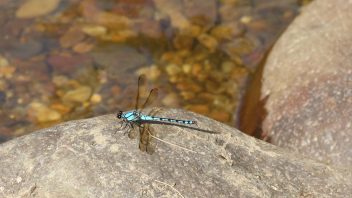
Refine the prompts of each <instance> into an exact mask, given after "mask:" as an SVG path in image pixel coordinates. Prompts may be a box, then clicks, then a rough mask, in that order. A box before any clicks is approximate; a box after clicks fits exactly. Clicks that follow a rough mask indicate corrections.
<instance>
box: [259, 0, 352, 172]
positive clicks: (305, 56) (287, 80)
mask: <svg viewBox="0 0 352 198" xmlns="http://www.w3.org/2000/svg"><path fill="white" fill-rule="evenodd" d="M351 46H352V1H344V0H337V1H330V0H317V1H314V2H312V3H311V4H310V5H309V6H307V7H306V8H305V9H304V10H303V12H302V14H301V15H300V16H299V17H297V18H296V19H295V21H294V22H293V23H292V24H291V25H290V27H289V28H288V29H287V30H286V32H285V33H284V34H283V36H282V37H281V38H280V39H279V41H278V42H277V43H276V45H275V47H274V48H273V50H272V53H271V54H270V56H269V58H268V61H267V64H266V65H265V69H264V74H263V91H262V97H263V98H264V97H265V96H267V95H269V98H268V100H267V103H266V109H267V112H268V115H267V117H266V119H265V122H264V124H263V129H264V131H265V132H267V133H268V134H269V137H270V138H271V142H272V143H273V144H275V145H278V146H281V147H285V148H289V149H291V150H295V151H297V152H299V153H302V154H305V155H306V156H309V157H312V158H315V159H318V160H319V161H321V162H324V163H331V164H335V165H341V166H349V167H351V165H352V149H351V148H352V121H351V118H352V57H351V54H352V48H351Z"/></svg>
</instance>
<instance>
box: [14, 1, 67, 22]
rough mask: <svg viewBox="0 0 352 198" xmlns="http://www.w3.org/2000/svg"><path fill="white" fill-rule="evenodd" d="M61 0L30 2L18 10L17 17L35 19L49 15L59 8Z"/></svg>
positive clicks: (26, 2)
mask: <svg viewBox="0 0 352 198" xmlns="http://www.w3.org/2000/svg"><path fill="white" fill-rule="evenodd" d="M59 3H60V0H45V1H42V0H28V1H24V3H23V4H22V5H21V6H20V7H19V8H18V10H17V11H16V17H18V18H34V17H38V16H43V15H47V14H49V13H50V12H52V11H54V10H55V9H56V8H57V7H58V6H59Z"/></svg>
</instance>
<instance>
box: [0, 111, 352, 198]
mask: <svg viewBox="0 0 352 198" xmlns="http://www.w3.org/2000/svg"><path fill="white" fill-rule="evenodd" d="M164 112H165V113H163V114H162V115H163V116H165V117H175V115H177V116H176V117H177V118H184V119H192V120H196V121H197V122H198V125H199V127H200V128H202V129H205V130H211V131H214V132H218V134H210V133H204V132H201V131H197V130H192V129H189V128H181V127H176V126H169V125H153V126H152V128H153V130H154V131H155V135H156V136H157V137H158V138H160V139H162V140H163V141H167V142H168V143H164V142H162V141H159V140H155V139H154V140H153V141H155V144H156V148H155V152H154V153H153V154H152V155H150V154H147V153H145V152H141V151H140V150H139V149H138V139H130V138H128V136H127V135H126V134H124V133H125V132H126V131H122V130H120V129H121V128H120V123H119V121H118V120H117V118H115V116H114V115H106V116H100V117H96V118H91V119H86V120H77V121H70V122H67V123H63V124H60V125H57V126H55V127H52V128H48V129H43V130H40V131H37V132H34V133H31V134H29V135H26V136H22V137H19V138H16V139H13V140H11V141H8V142H6V143H3V144H1V145H0V167H1V169H0V197H180V198H181V197H348V196H350V195H351V194H352V173H351V171H350V170H347V169H346V170H345V169H338V168H334V167H331V166H328V165H325V164H322V163H319V162H316V161H313V160H310V159H307V158H304V157H302V156H299V155H298V154H295V153H291V152H289V151H287V150H283V149H281V148H279V147H276V146H273V145H270V144H267V143H265V142H262V141H259V140H257V139H254V138H252V137H249V136H247V135H245V134H243V133H241V132H239V131H238V130H236V129H234V128H231V127H229V126H227V125H224V124H221V123H219V122H216V121H214V120H210V119H208V118H205V117H203V116H200V115H197V114H194V113H189V112H184V111H179V110H167V111H166V110H165V111H164ZM176 145H177V146H176ZM181 147H182V148H181Z"/></svg>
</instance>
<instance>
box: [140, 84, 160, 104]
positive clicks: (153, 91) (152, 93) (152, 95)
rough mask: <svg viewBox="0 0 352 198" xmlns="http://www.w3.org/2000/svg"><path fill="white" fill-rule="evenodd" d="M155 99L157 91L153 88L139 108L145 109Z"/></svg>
mask: <svg viewBox="0 0 352 198" xmlns="http://www.w3.org/2000/svg"><path fill="white" fill-rule="evenodd" d="M157 97H158V89H157V88H154V89H152V90H151V91H150V92H149V95H148V98H147V99H146V100H145V102H144V104H143V106H142V107H141V108H142V109H144V108H145V107H147V106H149V105H150V104H152V103H153V102H154V101H155V99H156V98H157Z"/></svg>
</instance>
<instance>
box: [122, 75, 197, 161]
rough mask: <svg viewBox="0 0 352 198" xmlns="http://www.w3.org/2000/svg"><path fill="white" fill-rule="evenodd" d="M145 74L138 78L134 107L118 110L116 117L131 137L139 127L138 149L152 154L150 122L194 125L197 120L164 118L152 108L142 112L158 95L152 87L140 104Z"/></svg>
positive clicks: (156, 90)
mask: <svg viewBox="0 0 352 198" xmlns="http://www.w3.org/2000/svg"><path fill="white" fill-rule="evenodd" d="M145 79H146V77H145V75H140V76H139V78H138V87H137V97H136V102H135V109H133V110H130V111H119V112H118V113H117V114H116V117H117V118H118V119H120V120H122V124H123V125H124V127H123V128H125V127H128V128H129V130H128V136H129V137H130V138H131V139H133V138H135V137H134V136H135V135H134V134H133V131H134V129H135V128H136V127H137V128H138V129H139V137H140V139H139V149H140V150H141V151H143V152H147V153H149V154H152V153H153V152H154V147H155V145H154V144H153V143H152V141H151V140H152V136H153V135H154V131H153V130H151V129H150V127H149V126H150V124H163V123H164V124H171V125H172V124H176V125H177V124H178V125H179V124H181V125H196V124H197V122H196V121H194V120H179V119H173V118H165V117H158V116H155V115H156V113H157V112H159V111H160V109H153V110H151V111H150V112H149V114H144V113H142V110H143V109H144V108H145V107H147V106H149V105H150V104H152V103H153V102H154V101H155V100H156V99H157V97H158V89H157V88H153V89H151V90H150V92H149V95H148V97H147V99H146V100H145V101H144V103H143V104H142V105H141V103H140V102H141V101H140V95H141V87H142V86H143V85H144V84H145V81H146V80H145Z"/></svg>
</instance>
